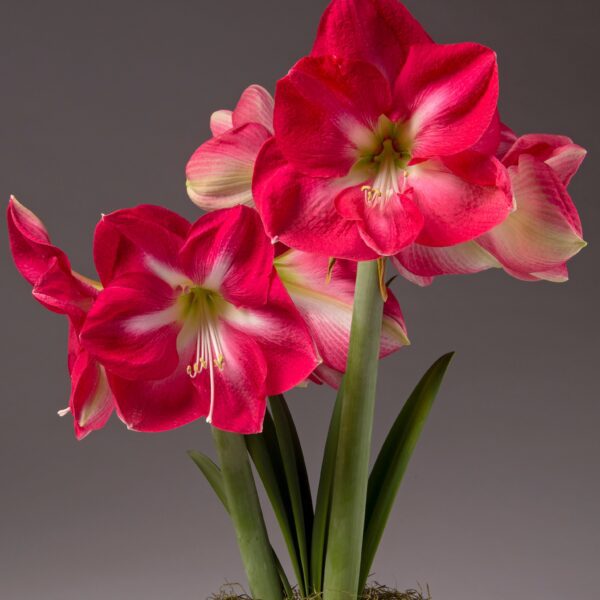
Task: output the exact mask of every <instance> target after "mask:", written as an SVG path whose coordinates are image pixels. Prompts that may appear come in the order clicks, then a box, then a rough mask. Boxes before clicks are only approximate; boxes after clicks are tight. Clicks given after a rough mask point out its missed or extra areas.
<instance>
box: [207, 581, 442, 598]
mask: <svg viewBox="0 0 600 600" xmlns="http://www.w3.org/2000/svg"><path fill="white" fill-rule="evenodd" d="M209 600H252V597H251V596H249V595H248V594H247V593H246V592H245V591H244V588H243V587H242V586H241V585H239V584H237V583H230V584H227V585H224V586H223V587H222V588H221V589H220V591H219V592H218V593H216V594H213V595H212V596H210V598H209ZM293 600H302V598H301V596H300V595H296V596H294V599H293ZM306 600H321V594H314V595H313V596H309V597H308V598H307V599H306ZM361 600H431V595H430V593H429V588H428V587H426V588H425V589H424V590H421V589H420V590H406V591H405V592H401V591H399V590H395V589H393V588H390V587H387V586H385V585H379V584H378V583H372V584H371V585H369V587H368V588H367V589H366V590H365V593H364V594H363V596H362V598H361Z"/></svg>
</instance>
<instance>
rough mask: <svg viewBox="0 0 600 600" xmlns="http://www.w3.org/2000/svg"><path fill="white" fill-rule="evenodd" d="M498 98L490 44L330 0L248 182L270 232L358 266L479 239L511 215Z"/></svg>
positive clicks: (288, 79) (283, 93) (281, 96)
mask: <svg viewBox="0 0 600 600" xmlns="http://www.w3.org/2000/svg"><path fill="white" fill-rule="evenodd" d="M497 98H498V73H497V65H496V57H495V54H494V53H493V52H492V51H491V50H489V49H488V48H485V47H483V46H480V45H478V44H472V43H464V44H453V45H438V44H434V43H432V42H431V41H430V39H429V37H428V36H427V34H426V33H425V32H424V31H423V29H422V28H421V27H420V26H419V25H418V23H417V22H416V21H415V20H414V19H413V18H412V17H411V16H410V15H409V14H408V12H407V11H406V9H404V8H403V7H402V5H400V4H399V3H398V2H396V0H367V1H365V0H353V1H351V0H334V2H332V4H331V5H330V7H329V8H328V10H327V12H326V14H325V16H324V18H323V21H322V23H321V26H320V28H319V33H318V36H317V40H316V42H315V46H314V49H313V53H312V55H311V56H309V57H306V58H303V59H301V60H300V61H299V62H298V63H296V65H295V66H294V67H293V68H292V69H291V71H290V72H289V73H288V75H287V76H285V77H284V78H283V79H281V80H280V81H279V82H278V84H277V89H276V94H275V110H274V130H275V136H274V138H272V139H270V140H268V141H267V142H266V143H265V144H264V145H263V146H262V149H261V151H260V153H259V156H258V159H257V161H256V165H255V174H254V182H253V191H254V200H255V202H256V206H257V208H258V210H259V212H260V214H261V217H262V219H263V222H264V225H265V229H266V231H267V233H268V235H269V236H271V237H272V238H276V239H279V240H281V241H282V242H283V243H284V244H286V245H288V246H290V247H293V248H297V249H300V250H305V251H311V252H317V253H320V254H326V255H329V256H336V257H343V258H350V259H354V260H366V259H372V258H375V257H378V256H390V255H393V254H396V253H397V252H398V251H399V250H401V249H402V248H404V247H406V246H408V245H410V244H411V243H413V242H414V241H417V242H418V243H420V244H424V245H427V246H448V245H453V244H458V243H461V242H465V241H468V240H471V239H473V238H475V237H477V236H479V235H481V234H482V233H484V232H486V231H488V230H489V229H491V228H492V227H494V226H495V225H497V224H498V223H501V222H502V221H503V220H504V219H505V217H506V216H507V214H508V212H509V210H510V207H511V198H510V193H509V184H508V179H507V176H506V171H505V169H504V168H503V167H502V166H501V164H500V163H499V161H498V160H497V159H496V158H495V157H494V156H491V155H490V154H489V152H488V151H487V149H488V146H489V139H491V138H493V137H496V138H497V135H498V127H497V122H496V105H497ZM484 136H485V137H484ZM482 138H483V139H484V140H485V143H483V142H482Z"/></svg>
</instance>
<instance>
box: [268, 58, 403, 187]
mask: <svg viewBox="0 0 600 600" xmlns="http://www.w3.org/2000/svg"><path fill="white" fill-rule="evenodd" d="M275 98H276V100H275V117H274V122H275V133H276V137H277V143H278V145H279V148H280V150H281V152H282V153H283V155H284V156H285V157H286V159H287V160H288V161H290V162H291V163H292V164H293V165H294V167H295V168H296V169H298V170H299V171H301V172H302V173H304V174H306V175H312V176H314V177H337V176H340V177H342V176H345V175H346V174H347V173H348V171H349V170H350V168H351V167H352V165H353V164H354V163H355V162H356V160H357V159H358V158H359V154H358V150H357V146H360V145H361V144H364V143H365V141H367V140H369V139H370V136H372V133H371V132H372V131H373V129H374V128H375V126H376V124H377V120H378V119H379V117H380V115H382V114H384V113H386V112H387V111H388V109H389V106H390V99H391V98H390V86H389V83H388V81H387V80H386V78H385V77H384V76H383V75H382V74H381V72H380V71H379V70H378V69H377V68H375V67H373V66H372V65H370V64H369V63H366V62H361V61H355V60H345V59H342V58H338V57H334V56H321V57H307V58H303V59H301V60H300V61H298V62H297V63H296V65H295V66H294V67H292V69H291V70H290V72H289V73H288V74H287V75H286V76H285V77H284V78H283V79H280V80H279V82H278V83H277V90H276V93H275Z"/></svg>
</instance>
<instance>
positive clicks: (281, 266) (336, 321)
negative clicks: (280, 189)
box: [276, 250, 408, 385]
mask: <svg viewBox="0 0 600 600" xmlns="http://www.w3.org/2000/svg"><path fill="white" fill-rule="evenodd" d="M328 263H329V261H328V259H327V257H324V256H317V255H313V254H309V253H306V252H299V251H296V250H291V251H289V252H287V253H286V254H284V255H282V256H281V257H279V258H278V259H277V261H276V268H277V271H278V273H279V276H280V278H281V280H282V282H283V284H284V286H285V287H286V289H287V291H288V293H289V295H290V297H291V298H292V301H293V302H294V304H295V305H296V308H297V309H298V310H299V312H300V314H301V315H302V317H303V318H304V320H305V321H306V323H307V325H308V328H309V330H310V333H311V335H312V337H313V339H314V341H315V344H316V346H317V349H318V351H319V354H320V355H321V358H322V359H323V365H324V366H325V367H327V368H329V369H333V370H334V371H335V372H338V373H340V372H344V371H345V369H346V359H347V355H348V343H349V339H350V325H351V322H352V304H353V298H354V286H355V281H356V263H353V262H350V261H344V260H340V261H336V263H335V264H334V266H333V270H332V272H331V278H330V280H329V281H328V279H327V274H328V269H329V265H328ZM407 343H408V339H407V337H406V329H405V326H404V320H403V318H402V313H401V311H400V307H399V305H398V302H397V301H396V299H395V298H394V296H393V294H392V293H391V292H389V295H388V301H387V302H386V304H385V305H384V317H383V330H382V339H381V353H380V356H386V355H387V354H389V353H390V352H393V351H394V350H396V349H398V348H399V347H400V346H403V345H406V344H407ZM323 365H321V366H323ZM322 371H323V369H321V368H320V367H319V368H318V369H317V374H320V375H319V376H320V377H321V379H323V380H325V381H326V383H329V384H330V385H331V381H328V380H327V379H326V378H325V376H323V373H322Z"/></svg>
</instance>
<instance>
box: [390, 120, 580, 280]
mask: <svg viewBox="0 0 600 600" xmlns="http://www.w3.org/2000/svg"><path fill="white" fill-rule="evenodd" d="M503 140H504V142H505V143H503V144H501V145H500V146H499V148H498V155H499V157H500V158H501V159H502V162H503V164H504V166H505V167H506V168H507V170H508V173H509V175H510V179H511V183H512V190H513V195H514V210H513V211H512V212H511V214H510V215H509V216H508V217H507V218H506V220H505V221H503V222H502V223H501V224H500V225H497V226H496V227H494V228H493V229H492V230H490V231H489V232H487V233H485V234H483V235H482V236H480V237H478V238H477V239H476V240H473V241H471V242H467V243H465V244H458V245H456V246H451V247H448V248H430V247H426V246H422V245H419V244H413V245H412V246H410V247H409V248H406V249H405V250H402V251H401V252H400V253H399V254H398V255H397V257H395V258H394V261H395V262H396V265H397V267H398V269H399V270H400V272H401V273H402V274H403V275H404V276H405V277H407V278H408V279H410V280H412V281H414V282H416V283H418V284H420V285H427V284H429V283H431V281H432V278H433V277H434V276H436V275H443V274H453V273H476V272H478V271H483V270H485V269H489V268H492V267H496V268H503V269H504V270H505V271H506V272H507V273H508V274H509V275H512V276H513V277H516V278H518V279H522V280H526V281H537V280H546V281H554V282H561V281H565V280H566V279H567V278H568V271H567V261H568V260H569V259H570V258H571V257H573V256H574V255H575V254H577V252H579V251H580V250H581V249H582V248H583V247H584V246H585V242H584V240H583V237H582V229H581V222H580V220H579V215H578V214H577V209H576V208H575V205H574V204H573V201H572V200H571V197H570V196H569V193H568V192H567V185H568V183H569V181H570V180H571V178H572V177H573V175H574V174H575V173H576V171H577V169H578V168H579V165H580V164H581V162H582V161H583V159H584V157H585V154H586V152H585V150H584V149H583V148H581V146H578V145H577V144H574V143H573V142H572V140H570V139H569V138H567V137H564V136H558V135H545V134H529V135H524V136H521V137H520V138H518V139H517V138H516V136H515V135H514V134H513V133H512V132H511V131H510V130H509V129H507V128H504V131H503ZM506 142H508V143H506Z"/></svg>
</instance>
